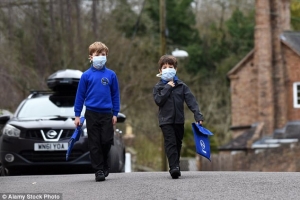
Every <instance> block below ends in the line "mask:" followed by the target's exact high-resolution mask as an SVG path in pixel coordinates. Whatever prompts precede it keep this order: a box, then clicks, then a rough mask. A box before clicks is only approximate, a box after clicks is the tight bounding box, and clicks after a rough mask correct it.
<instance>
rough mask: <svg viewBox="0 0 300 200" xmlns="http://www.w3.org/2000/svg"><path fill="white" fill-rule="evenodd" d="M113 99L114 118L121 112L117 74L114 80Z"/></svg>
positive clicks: (112, 87)
mask: <svg viewBox="0 0 300 200" xmlns="http://www.w3.org/2000/svg"><path fill="white" fill-rule="evenodd" d="M111 99H112V104H113V110H112V111H113V116H116V117H117V116H118V113H119V112H120V90H119V83H118V78H117V75H116V74H115V75H114V76H113V79H112V86H111Z"/></svg>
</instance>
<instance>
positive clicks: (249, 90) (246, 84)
mask: <svg viewBox="0 0 300 200" xmlns="http://www.w3.org/2000/svg"><path fill="white" fill-rule="evenodd" d="M252 58H253V57H252ZM237 74H238V75H236V76H235V77H234V76H233V77H231V80H230V84H231V113H232V126H243V125H251V124H252V123H254V122H256V120H257V117H258V116H257V67H256V66H254V65H253V59H251V58H250V59H249V61H248V62H246V63H245V66H243V68H242V69H241V70H240V71H238V72H237Z"/></svg>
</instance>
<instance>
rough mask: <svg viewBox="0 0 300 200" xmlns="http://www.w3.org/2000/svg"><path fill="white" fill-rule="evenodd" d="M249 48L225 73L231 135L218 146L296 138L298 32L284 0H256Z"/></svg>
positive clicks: (245, 146) (246, 146)
mask: <svg viewBox="0 0 300 200" xmlns="http://www.w3.org/2000/svg"><path fill="white" fill-rule="evenodd" d="M255 6H256V15H255V23H256V25H255V33H254V40H255V41H254V49H253V50H252V51H250V52H249V53H248V55H246V56H245V57H244V58H243V59H242V60H241V61H240V62H239V63H238V64H237V65H236V66H234V67H233V68H232V69H231V70H230V71H229V72H228V74H227V76H228V78H229V80H230V92H231V114H232V126H231V130H232V133H233V140H232V141H231V142H230V143H228V144H226V145H224V146H222V147H220V148H219V150H221V151H227V150H229V151H232V150H244V151H251V150H253V149H254V148H253V144H255V142H256V141H258V140H262V138H273V139H275V138H277V139H289V138H300V32H293V31H290V0H272V1H267V0H256V1H255Z"/></svg>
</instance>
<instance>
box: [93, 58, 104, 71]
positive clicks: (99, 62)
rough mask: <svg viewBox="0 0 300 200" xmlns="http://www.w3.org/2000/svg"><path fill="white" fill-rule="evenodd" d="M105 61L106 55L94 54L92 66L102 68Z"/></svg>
mask: <svg viewBox="0 0 300 200" xmlns="http://www.w3.org/2000/svg"><path fill="white" fill-rule="evenodd" d="M105 63H106V56H94V57H93V67H95V68H96V69H102V68H103V66H104V65H105Z"/></svg>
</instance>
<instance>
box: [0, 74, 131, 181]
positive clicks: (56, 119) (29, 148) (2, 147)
mask: <svg viewBox="0 0 300 200" xmlns="http://www.w3.org/2000/svg"><path fill="white" fill-rule="evenodd" d="M72 75H73V76H72ZM79 75H80V73H78V70H69V69H68V70H61V71H58V72H57V73H55V74H53V75H51V76H50V77H49V78H48V86H49V88H51V91H32V92H31V94H30V95H29V96H28V97H27V98H26V99H25V100H23V102H22V103H21V104H20V105H19V107H18V108H17V110H16V112H15V113H14V115H13V116H12V117H10V116H9V115H2V116H0V124H2V125H4V127H3V130H2V132H0V159H1V164H2V169H1V170H0V171H1V175H17V174H36V173H40V174H49V173H81V172H83V173H89V172H93V171H92V168H91V161H90V154H89V149H88V138H87V137H88V134H87V130H86V124H85V123H84V124H83V126H82V130H83V131H82V135H81V137H80V139H79V141H77V142H76V143H75V145H74V147H73V150H72V152H71V154H70V155H69V159H68V161H66V152H67V149H68V142H69V140H70V138H71V136H72V134H73V132H74V130H75V125H74V101H75V95H76V88H77V85H78V81H79V79H80V76H79ZM68 86H70V87H68ZM83 113H84V111H83V112H82V114H83ZM125 119H126V117H125V115H124V114H122V113H119V114H118V123H122V122H124V121H125ZM117 126H118V124H117ZM109 163H110V172H115V173H116V172H124V169H125V146H124V143H123V140H122V135H121V131H120V130H119V129H115V136H114V145H113V146H112V148H111V150H110V158H109Z"/></svg>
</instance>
